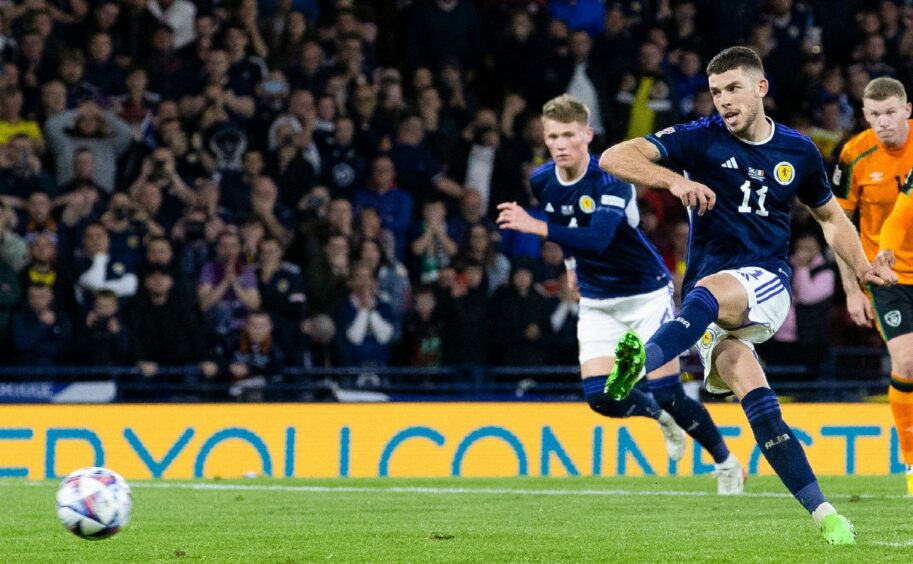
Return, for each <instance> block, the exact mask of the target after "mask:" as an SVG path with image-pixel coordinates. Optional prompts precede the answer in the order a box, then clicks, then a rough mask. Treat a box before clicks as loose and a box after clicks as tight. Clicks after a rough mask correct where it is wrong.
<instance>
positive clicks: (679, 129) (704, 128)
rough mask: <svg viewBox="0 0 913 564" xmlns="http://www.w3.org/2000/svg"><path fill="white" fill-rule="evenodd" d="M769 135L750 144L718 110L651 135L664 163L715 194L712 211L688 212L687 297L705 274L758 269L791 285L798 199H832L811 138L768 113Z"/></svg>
mask: <svg viewBox="0 0 913 564" xmlns="http://www.w3.org/2000/svg"><path fill="white" fill-rule="evenodd" d="M767 119H768V121H770V123H771V126H772V131H771V134H770V137H768V138H767V139H765V140H763V141H758V142H755V143H753V142H748V141H743V140H741V139H738V138H737V137H736V136H735V135H733V134H732V133H730V132H729V130H727V129H726V125H725V124H724V123H723V119H722V118H721V117H720V116H718V115H715V116H713V117H709V118H702V119H699V120H697V121H693V122H691V123H685V124H680V125H676V126H673V127H669V128H666V129H664V130H662V131H659V132H657V133H654V134H652V135H648V136H647V137H646V139H647V141H650V142H651V143H653V144H654V145H655V146H656V148H657V149H659V152H660V155H661V158H662V160H663V161H666V162H669V163H672V164H674V165H676V166H678V167H680V168H682V169H683V170H684V172H685V174H686V176H687V177H688V178H690V179H691V180H694V181H696V182H700V183H702V184H705V185H706V186H708V187H709V188H710V189H711V190H713V191H714V192H715V193H716V204H715V206H714V208H713V209H712V210H710V211H708V212H706V213H704V215H702V216H701V215H698V214H697V213H695V212H693V211H692V212H691V213H690V217H691V236H690V239H691V240H690V241H689V245H688V267H687V269H686V271H685V280H684V284H683V295H684V294H685V293H687V292H688V291H689V290H690V289H691V288H692V286H693V285H694V284H695V282H697V281H698V280H700V279H701V278H704V277H705V276H708V275H710V274H714V273H716V272H719V271H721V270H727V269H736V268H742V267H747V266H758V267H761V268H763V269H765V270H768V271H770V272H772V273H774V274H776V275H777V276H778V277H779V278H780V279H781V281H782V282H783V285H784V286H786V288H790V277H791V276H792V270H791V269H790V267H789V259H788V255H789V219H790V207H791V205H792V202H793V198H795V197H796V196H798V198H799V201H801V202H802V203H803V204H805V205H807V206H808V207H810V208H816V207H819V206H822V205H824V204H826V203H827V202H828V200H830V199H831V198H832V197H833V194H832V193H831V190H830V187H829V184H828V179H827V173H826V172H825V170H824V162H823V161H822V159H821V153H819V152H818V149H817V148H816V147H815V144H814V143H812V141H811V139H809V138H808V137H806V136H804V135H802V134H801V133H799V132H798V131H796V130H794V129H791V128H789V127H786V126H785V125H782V124H780V123H776V122H774V121H773V120H771V119H770V118H767Z"/></svg>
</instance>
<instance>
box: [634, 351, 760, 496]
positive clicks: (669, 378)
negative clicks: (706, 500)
mask: <svg viewBox="0 0 913 564" xmlns="http://www.w3.org/2000/svg"><path fill="white" fill-rule="evenodd" d="M647 386H648V387H649V388H650V392H651V393H652V394H653V397H654V398H655V399H656V403H658V404H659V406H660V407H662V408H663V409H664V410H666V411H667V412H668V413H669V415H671V416H672V418H673V419H675V422H676V423H677V424H678V426H679V427H681V428H682V429H684V430H685V432H686V433H688V434H689V435H691V436H692V437H694V440H696V441H697V442H698V443H699V444H700V445H701V446H702V447H703V448H704V449H705V450H706V451H707V452H709V453H710V456H711V457H713V462H714V466H715V467H716V468H715V471H714V475H715V476H716V478H717V493H719V494H721V495H734V494H740V493H742V492H743V491H744V484H745V475H744V473H743V471H742V465H741V464H740V463H739V461H738V459H737V458H736V457H735V456H734V455H733V454H732V453H731V452H729V447H727V446H726V441H724V440H723V436H722V435H721V434H720V430H719V429H718V428H717V426H716V423H714V422H713V418H712V417H710V413H709V412H708V411H707V409H706V408H705V407H704V405H703V404H702V403H701V402H699V401H697V400H695V399H692V398H691V397H689V396H688V394H686V393H685V389H684V388H683V387H682V379H681V376H680V368H679V361H678V359H677V358H676V359H675V360H672V361H670V362H668V363H666V364H665V365H663V366H662V367H660V368H659V369H658V370H655V371H653V372H650V373H649V374H647Z"/></svg>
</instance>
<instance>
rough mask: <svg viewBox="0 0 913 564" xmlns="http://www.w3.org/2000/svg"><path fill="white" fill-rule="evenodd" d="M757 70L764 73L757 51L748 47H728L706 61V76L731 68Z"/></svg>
mask: <svg viewBox="0 0 913 564" xmlns="http://www.w3.org/2000/svg"><path fill="white" fill-rule="evenodd" d="M739 68H740V69H743V70H748V71H757V72H759V73H761V74H764V64H763V63H762V62H761V57H759V56H758V54H757V52H755V50H754V49H752V48H750V47H742V46H741V45H737V46H735V47H728V48H726V49H723V50H722V51H720V52H719V53H717V55H716V56H715V57H714V58H712V59H710V62H709V63H707V76H710V75H711V74H722V73H724V72H727V71H731V70H733V69H739Z"/></svg>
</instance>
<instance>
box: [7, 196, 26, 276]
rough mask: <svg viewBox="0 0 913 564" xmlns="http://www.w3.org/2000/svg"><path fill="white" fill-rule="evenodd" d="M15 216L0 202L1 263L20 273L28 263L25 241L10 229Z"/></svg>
mask: <svg viewBox="0 0 913 564" xmlns="http://www.w3.org/2000/svg"><path fill="white" fill-rule="evenodd" d="M13 220H15V214H14V213H13V211H12V210H11V209H9V208H8V207H7V206H6V204H5V203H3V200H0V262H3V263H5V264H6V265H7V266H9V267H10V268H12V269H13V271H14V272H19V271H20V270H22V268H23V267H24V266H25V265H26V263H27V262H28V260H29V259H28V248H27V247H26V244H25V240H24V239H23V238H22V237H20V236H19V235H18V234H16V232H14V231H13V230H12V229H10V223H11V222H12V221H13Z"/></svg>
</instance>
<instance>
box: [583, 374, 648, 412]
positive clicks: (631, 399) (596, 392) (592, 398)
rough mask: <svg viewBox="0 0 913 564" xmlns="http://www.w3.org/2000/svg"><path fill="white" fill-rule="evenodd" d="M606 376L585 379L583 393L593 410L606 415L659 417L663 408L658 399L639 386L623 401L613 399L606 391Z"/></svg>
mask: <svg viewBox="0 0 913 564" xmlns="http://www.w3.org/2000/svg"><path fill="white" fill-rule="evenodd" d="M606 378H607V376H591V377H589V378H584V379H583V395H584V397H586V401H587V403H588V404H590V408H591V409H592V410H593V411H595V412H596V413H599V414H601V415H605V416H606V417H635V416H640V417H649V418H651V419H656V418H657V417H659V414H660V413H661V412H662V409H661V408H660V407H659V405H658V404H657V403H656V400H654V399H653V397H652V396H651V395H650V394H648V393H646V392H644V391H643V390H640V389H638V388H637V387H635V388H634V389H633V390H631V394H630V395H629V396H628V397H626V398H625V399H623V400H621V401H617V400H614V399H612V397H611V396H609V395H608V394H607V393H605V381H606Z"/></svg>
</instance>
